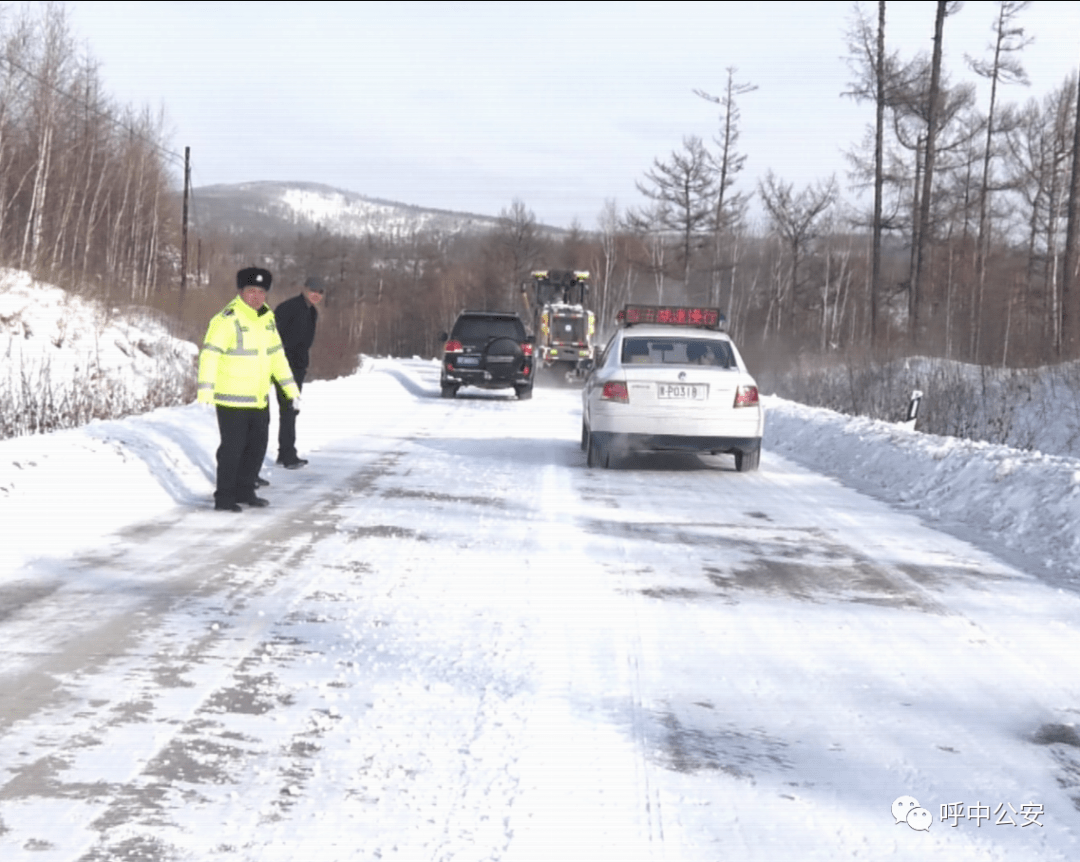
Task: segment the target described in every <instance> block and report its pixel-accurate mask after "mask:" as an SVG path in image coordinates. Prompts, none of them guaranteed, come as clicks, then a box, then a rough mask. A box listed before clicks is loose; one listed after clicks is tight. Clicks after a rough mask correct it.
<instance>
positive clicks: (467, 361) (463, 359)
mask: <svg viewBox="0 0 1080 862" xmlns="http://www.w3.org/2000/svg"><path fill="white" fill-rule="evenodd" d="M479 364H480V357H479V356H459V357H458V358H457V365H458V367H459V368H460V367H461V366H462V365H479Z"/></svg>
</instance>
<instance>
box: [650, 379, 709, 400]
mask: <svg viewBox="0 0 1080 862" xmlns="http://www.w3.org/2000/svg"><path fill="white" fill-rule="evenodd" d="M656 397H657V398H669V399H673V400H676V401H704V400H705V399H706V398H708V397H709V387H708V386H707V385H706V384H704V383H657V384H656Z"/></svg>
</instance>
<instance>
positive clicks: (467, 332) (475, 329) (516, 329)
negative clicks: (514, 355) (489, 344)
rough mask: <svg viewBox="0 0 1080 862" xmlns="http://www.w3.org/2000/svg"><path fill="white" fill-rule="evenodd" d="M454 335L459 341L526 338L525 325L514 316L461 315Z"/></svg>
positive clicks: (517, 339) (519, 339)
mask: <svg viewBox="0 0 1080 862" xmlns="http://www.w3.org/2000/svg"><path fill="white" fill-rule="evenodd" d="M452 337H453V338H455V339H456V340H458V341H487V340H488V339H489V338H512V339H513V340H514V341H519V342H520V341H524V340H525V327H524V326H523V325H522V323H521V321H520V320H518V319H516V318H513V317H459V318H458V321H457V323H455V324H454V331H453V333H452Z"/></svg>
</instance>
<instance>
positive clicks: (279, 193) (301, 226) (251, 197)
mask: <svg viewBox="0 0 1080 862" xmlns="http://www.w3.org/2000/svg"><path fill="white" fill-rule="evenodd" d="M191 199H192V205H193V218H194V220H195V222H196V223H197V224H202V225H207V226H208V225H213V226H215V227H221V228H224V229H227V230H228V229H231V230H237V231H239V230H258V231H260V232H264V233H269V234H271V235H274V234H279V233H286V232H287V233H289V234H294V233H295V232H296V231H298V230H299V231H308V230H312V231H313V230H315V228H316V227H322V228H323V229H324V230H326V231H329V232H330V233H335V234H341V235H344V236H355V237H368V236H376V237H394V236H410V235H412V234H414V233H426V234H439V235H455V234H470V233H486V232H488V231H489V230H491V229H492V228H493V227H495V226H496V225H497V224H498V219H497V218H495V217H494V216H482V215H475V214H473V213H459V212H448V211H446V210H436V209H425V208H423V207H418V206H412V205H410V204H402V203H396V202H394V201H385V200H379V199H377V198H368V197H364V196H363V195H359V194H356V193H355V192H349V191H344V190H342V189H335V188H332V187H331V186H324V185H320V184H319V183H300V182H294V183H281V182H255V183H238V184H235V185H213V186H200V187H198V188H196V189H194V190H193V191H192V196H191Z"/></svg>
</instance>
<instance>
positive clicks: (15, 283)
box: [0, 268, 198, 437]
mask: <svg viewBox="0 0 1080 862" xmlns="http://www.w3.org/2000/svg"><path fill="white" fill-rule="evenodd" d="M197 355H198V347H197V346H196V345H194V344H192V343H191V342H189V341H184V340H182V339H179V338H174V337H173V336H171V335H170V334H169V333H168V331H167V329H166V327H165V326H164V325H163V324H162V323H161V321H159V320H157V319H155V318H154V316H153V314H152V313H151V312H149V311H146V310H143V311H136V312H131V311H120V310H118V309H109V308H106V307H105V306H104V305H102V304H101V303H99V302H96V301H93V300H88V299H84V298H82V297H80V296H76V295H75V294H71V293H68V292H66V291H64V290H61V289H60V288H58V287H55V286H53V285H50V284H45V283H42V282H39V281H35V280H34V279H32V278H31V277H30V275H29V274H28V273H26V272H22V271H19V270H12V269H4V268H0V358H2V360H3V365H2V371H0V437H11V436H16V435H19V434H27V433H35V432H38V431H41V430H54V429H57V428H71V427H76V426H78V425H81V424H83V423H85V422H86V421H87V420H89V419H91V418H94V417H115V416H125V415H130V414H132V413H138V412H143V411H145V410H148V409H150V408H152V407H155V406H161V405H164V404H181V403H184V401H186V400H189V399H190V398H191V397H193V395H194V383H195V375H194V368H195V359H196V356H197Z"/></svg>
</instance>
